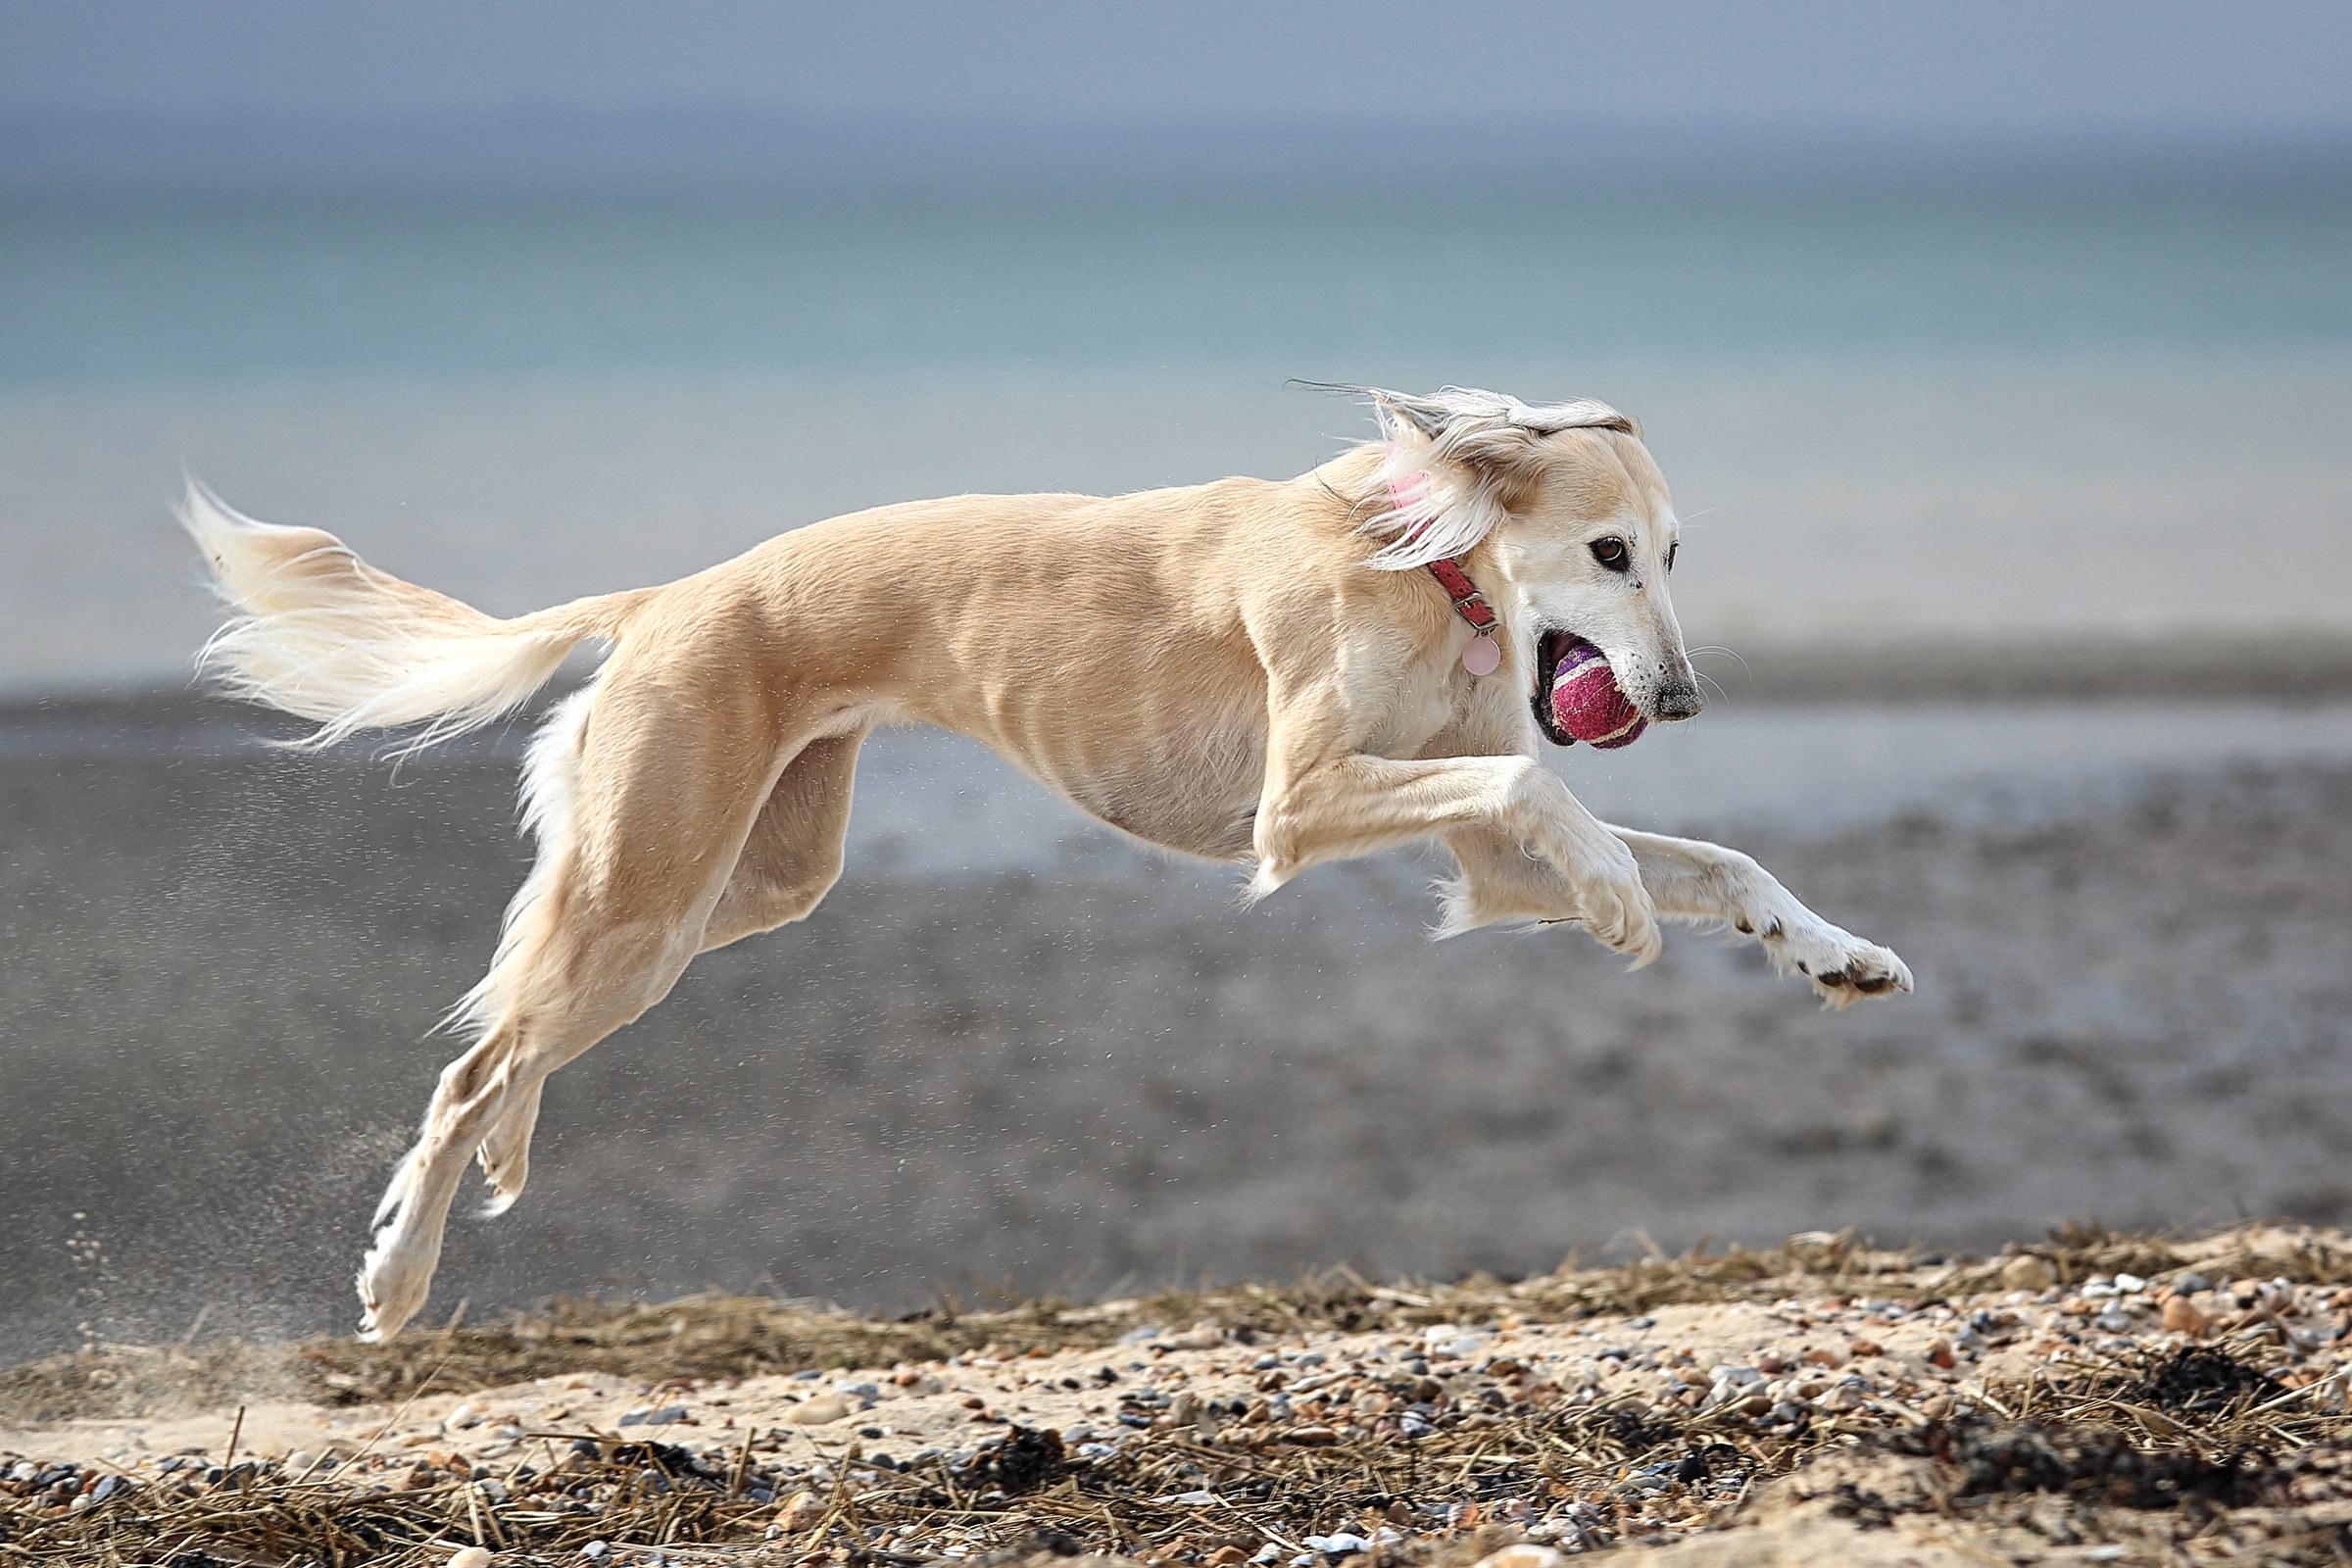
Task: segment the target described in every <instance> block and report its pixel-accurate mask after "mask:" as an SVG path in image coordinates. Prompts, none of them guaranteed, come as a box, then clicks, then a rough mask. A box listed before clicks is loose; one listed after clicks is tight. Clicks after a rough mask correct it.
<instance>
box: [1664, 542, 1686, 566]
mask: <svg viewBox="0 0 2352 1568" xmlns="http://www.w3.org/2000/svg"><path fill="white" fill-rule="evenodd" d="M1682 553H1683V542H1682V541H1681V540H1680V539H1677V540H1676V541H1675V542H1674V543H1672V544H1670V545H1668V546H1667V547H1666V569H1667V570H1668V571H1672V570H1673V569H1674V558H1675V557H1677V556H1679V555H1681V554H1682Z"/></svg>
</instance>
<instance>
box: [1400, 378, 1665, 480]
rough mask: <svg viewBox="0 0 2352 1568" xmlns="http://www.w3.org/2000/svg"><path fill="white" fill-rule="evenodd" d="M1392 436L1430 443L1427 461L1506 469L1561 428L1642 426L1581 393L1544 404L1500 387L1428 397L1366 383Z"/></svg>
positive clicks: (1630, 429) (1456, 389)
mask: <svg viewBox="0 0 2352 1568" xmlns="http://www.w3.org/2000/svg"><path fill="white" fill-rule="evenodd" d="M1364 393H1365V395H1366V396H1368V397H1369V398H1371V400H1372V405H1373V407H1374V408H1375V409H1377V410H1378V411H1379V413H1380V421H1381V427H1382V429H1383V431H1384V432H1385V433H1386V434H1387V435H1388V437H1389V439H1390V440H1392V441H1402V442H1404V443H1406V444H1412V443H1413V442H1414V440H1415V438H1418V440H1419V441H1421V442H1426V443H1427V444H1428V446H1429V449H1430V450H1429V452H1428V453H1427V461H1429V462H1432V463H1460V464H1467V465H1469V466H1473V467H1479V468H1485V469H1488V470H1491V471H1498V470H1507V469H1510V468H1512V467H1514V466H1518V465H1520V464H1523V463H1526V462H1528V461H1530V460H1531V459H1533V458H1535V457H1536V456H1537V454H1538V452H1539V451H1540V447H1539V443H1540V442H1542V440H1543V439H1544V437H1545V436H1547V435H1550V434H1552V433H1553V432H1555V431H1559V430H1622V431H1624V432H1625V433H1626V434H1628V435H1631V436H1637V437H1638V436H1640V435H1641V433H1642V430H1641V427H1640V426H1639V425H1637V424H1635V423H1634V421H1633V420H1632V419H1630V418H1628V417H1626V416H1624V415H1622V414H1620V413H1618V412H1617V411H1616V410H1615V409H1612V408H1610V407H1609V406H1608V405H1607V404H1606V403H1601V402H1597V401H1595V400H1593V399H1592V398H1577V399H1575V400H1573V401H1571V402H1567V403H1547V404H1544V405H1541V406H1538V405H1532V404H1526V403H1522V402H1520V401H1519V400H1518V399H1517V398H1515V397H1511V396H1509V395H1507V394H1505V393H1501V392H1488V391H1485V390H1483V389H1482V388H1479V387H1468V386H1449V387H1446V388H1443V389H1442V390H1440V391H1438V392H1435V393H1432V394H1430V395H1428V396H1416V395H1414V394H1412V393H1407V392H1391V391H1389V390H1387V389H1386V388H1382V387H1366V388H1365V389H1364Z"/></svg>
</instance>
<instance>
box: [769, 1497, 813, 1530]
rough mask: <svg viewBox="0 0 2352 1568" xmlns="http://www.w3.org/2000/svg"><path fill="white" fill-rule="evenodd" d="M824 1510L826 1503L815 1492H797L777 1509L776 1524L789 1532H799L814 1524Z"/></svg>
mask: <svg viewBox="0 0 2352 1568" xmlns="http://www.w3.org/2000/svg"><path fill="white" fill-rule="evenodd" d="M823 1509H824V1501H823V1499H822V1498H820V1497H818V1496H817V1495H816V1494H815V1493H813V1492H796V1493H794V1494H793V1495H791V1496H789V1497H786V1498H785V1499H784V1502H783V1505H782V1506H781V1507H779V1508H778V1509H776V1523H777V1524H779V1525H782V1526H783V1527H784V1528H785V1529H787V1530H798V1529H800V1528H801V1527H802V1526H803V1525H808V1524H813V1523H814V1522H815V1520H816V1516H817V1515H818V1514H819V1513H820V1512H822V1511H823Z"/></svg>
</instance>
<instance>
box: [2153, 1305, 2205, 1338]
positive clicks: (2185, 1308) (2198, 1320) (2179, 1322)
mask: <svg viewBox="0 0 2352 1568" xmlns="http://www.w3.org/2000/svg"><path fill="white" fill-rule="evenodd" d="M2164 1327H2165V1332H2166V1333H2168V1334H2186V1335H2188V1336H2190V1337H2191V1338H2196V1339H2201V1338H2203V1337H2204V1336H2205V1335H2206V1334H2207V1333H2209V1332H2210V1331H2211V1330H2212V1328H2213V1319H2211V1318H2209V1317H2207V1316H2206V1315H2205V1313H2204V1312H2203V1311H2201V1310H2199V1309H2198V1307H2197V1304H2196V1303H2195V1302H2194V1301H2191V1300H2190V1299H2188V1298H2187V1297H2185V1296H2173V1297H2167V1298H2166V1299H2165V1302H2164Z"/></svg>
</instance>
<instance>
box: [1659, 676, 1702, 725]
mask: <svg viewBox="0 0 2352 1568" xmlns="http://www.w3.org/2000/svg"><path fill="white" fill-rule="evenodd" d="M1706 706H1707V702H1706V699H1705V698H1703V697H1701V696H1699V695H1698V688H1697V687H1696V686H1695V685H1691V686H1661V687H1659V688H1658V696H1657V708H1658V711H1657V716H1658V717H1659V718H1661V719H1664V720H1666V721H1668V722H1669V723H1671V722H1672V721H1674V720H1675V719H1678V718H1696V717H1697V716H1698V711H1699V710H1700V709H1702V708H1704V707H1706Z"/></svg>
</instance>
